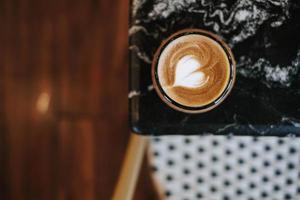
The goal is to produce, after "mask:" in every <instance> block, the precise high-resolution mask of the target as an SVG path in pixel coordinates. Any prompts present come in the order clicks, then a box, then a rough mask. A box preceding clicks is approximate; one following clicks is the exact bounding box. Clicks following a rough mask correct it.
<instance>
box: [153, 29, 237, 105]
mask: <svg viewBox="0 0 300 200" xmlns="http://www.w3.org/2000/svg"><path fill="white" fill-rule="evenodd" d="M204 33H206V32H204ZM169 40H170V41H168V42H166V44H164V45H162V47H161V48H160V50H159V51H160V52H159V55H156V56H157V58H156V59H157V61H156V62H154V65H155V66H153V67H154V68H156V69H155V72H156V73H155V75H156V79H157V80H156V79H154V87H155V88H156V89H157V85H159V87H160V88H161V89H162V90H163V92H164V93H165V94H160V96H161V97H162V96H164V97H163V98H166V97H165V95H166V96H167V100H166V99H163V100H164V101H165V102H166V103H170V102H169V101H170V99H171V100H172V101H175V102H176V103H178V104H180V105H182V106H184V107H190V108H200V107H203V106H206V105H209V104H212V103H213V102H214V101H216V100H217V99H218V98H219V97H220V96H221V95H222V94H223V93H224V91H225V89H226V88H227V86H228V84H229V82H230V79H231V72H232V70H231V67H232V66H231V63H230V60H229V58H228V54H227V53H226V50H228V49H224V48H227V47H222V46H221V45H220V43H218V42H217V41H215V40H213V39H212V38H210V37H208V36H206V35H202V34H199V33H197V32H196V33H195V32H193V33H190V34H184V35H182V36H180V37H177V38H175V39H174V38H172V39H170V38H169ZM229 51H230V50H229ZM230 53H231V52H230ZM230 56H232V54H230ZM172 107H173V108H174V105H173V106H172ZM175 108H176V106H175ZM180 110H182V109H180ZM183 111H185V110H183Z"/></svg>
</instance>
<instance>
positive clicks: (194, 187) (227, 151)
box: [148, 136, 300, 200]
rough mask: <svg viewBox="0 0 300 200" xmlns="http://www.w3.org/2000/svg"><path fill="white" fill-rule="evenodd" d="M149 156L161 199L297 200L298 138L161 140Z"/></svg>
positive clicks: (151, 147) (299, 178) (299, 194)
mask: <svg viewBox="0 0 300 200" xmlns="http://www.w3.org/2000/svg"><path fill="white" fill-rule="evenodd" d="M148 153H149V160H150V165H151V169H152V172H153V173H152V175H153V179H154V183H155V185H156V187H157V189H158V191H159V193H160V196H161V198H162V199H168V200H194V199H195V200H197V199H205V200H206V199H208V200H227V199H233V200H236V199H241V200H260V199H271V200H277V199H278V200H285V199H292V200H299V199H300V138H276V137H226V136H203V137H200V136H190V137H185V136H161V137H154V138H151V142H150V145H149V152H148Z"/></svg>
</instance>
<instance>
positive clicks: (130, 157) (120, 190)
mask: <svg viewBox="0 0 300 200" xmlns="http://www.w3.org/2000/svg"><path fill="white" fill-rule="evenodd" d="M147 141H148V140H147V137H145V136H140V135H137V134H134V133H131V136H130V139H129V144H128V147H127V150H126V154H125V159H124V161H123V166H122V168H121V173H120V176H119V180H118V182H117V185H116V188H115V191H114V195H113V197H112V200H132V198H133V194H134V191H135V186H136V183H137V179H138V175H139V172H140V169H141V165H142V161H143V157H144V154H145V149H146V144H147Z"/></svg>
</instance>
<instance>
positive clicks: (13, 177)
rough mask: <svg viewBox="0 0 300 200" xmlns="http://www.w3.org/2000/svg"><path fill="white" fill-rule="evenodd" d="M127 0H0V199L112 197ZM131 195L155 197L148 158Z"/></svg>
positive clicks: (123, 102) (120, 136)
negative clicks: (135, 191) (148, 169)
mask: <svg viewBox="0 0 300 200" xmlns="http://www.w3.org/2000/svg"><path fill="white" fill-rule="evenodd" d="M128 5H129V3H128V0H113V1H111V0H106V1H105V0H80V1H79V0H27V1H26V0H0V199H1V200H6V199H13V200H18V199H29V200H40V199H42V200H43V199H49V200H53V199H58V200H64V199H80V200H81V199H84V200H89V199H101V200H102V199H103V200H105V199H110V197H111V194H112V192H113V187H114V185H115V183H116V180H117V177H118V173H119V169H120V165H121V161H122V158H123V155H124V151H125V148H126V144H127V140H128V136H129V133H128V124H127V120H128V118H127V115H128V113H127V109H128V107H127V103H128V102H127V79H128V78H127V71H128V66H127V45H128V44H127V29H128ZM135 199H142V200H143V199H145V200H147V199H151V200H152V199H155V193H154V192H153V189H152V187H151V183H150V181H149V173H148V171H147V167H146V164H145V163H144V168H143V172H142V177H141V179H140V181H139V185H138V189H137V193H136V195H135Z"/></svg>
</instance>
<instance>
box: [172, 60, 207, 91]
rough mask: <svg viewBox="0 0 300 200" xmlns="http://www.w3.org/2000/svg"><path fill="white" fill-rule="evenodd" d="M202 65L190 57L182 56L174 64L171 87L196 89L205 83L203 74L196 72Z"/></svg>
mask: <svg viewBox="0 0 300 200" xmlns="http://www.w3.org/2000/svg"><path fill="white" fill-rule="evenodd" d="M201 67H202V64H201V63H200V62H199V60H198V59H197V58H195V57H194V56H192V55H186V56H183V57H182V58H181V59H180V60H179V61H178V63H177V64H176V70H175V82H174V85H173V86H183V87H188V88H197V87H200V86H201V85H202V84H204V83H205V80H206V78H205V74H204V73H203V72H201V71H197V70H199V69H200V68H201Z"/></svg>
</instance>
